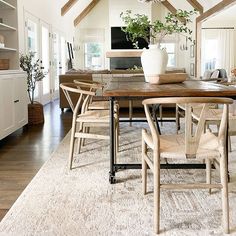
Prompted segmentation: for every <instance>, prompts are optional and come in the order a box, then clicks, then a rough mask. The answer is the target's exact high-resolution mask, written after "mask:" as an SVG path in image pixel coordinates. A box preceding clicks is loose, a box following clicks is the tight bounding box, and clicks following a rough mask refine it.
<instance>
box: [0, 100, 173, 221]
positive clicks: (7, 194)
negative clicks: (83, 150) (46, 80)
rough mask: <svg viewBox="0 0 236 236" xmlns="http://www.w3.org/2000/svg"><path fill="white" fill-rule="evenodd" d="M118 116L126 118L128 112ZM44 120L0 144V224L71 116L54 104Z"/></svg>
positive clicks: (67, 126) (140, 112)
mask: <svg viewBox="0 0 236 236" xmlns="http://www.w3.org/2000/svg"><path fill="white" fill-rule="evenodd" d="M164 114H165V115H167V117H168V116H169V112H167V113H166V112H164ZM171 114H172V116H173V114H174V113H173V112H171ZM120 115H121V116H124V117H127V116H128V110H127V109H126V110H124V109H123V110H121V111H120ZM134 116H136V117H143V116H144V113H143V110H142V109H141V110H140V109H139V110H138V109H134ZM44 117H45V122H44V124H43V125H37V126H25V127H24V128H22V129H19V130H18V131H16V132H14V133H13V134H11V135H9V136H8V137H6V138H5V139H3V140H0V220H1V219H2V218H3V217H4V215H5V214H6V213H7V211H8V210H9V209H10V207H11V206H12V205H13V203H14V202H15V201H16V199H17V198H18V197H19V195H20V194H21V193H22V191H23V190H24V189H25V187H26V186H27V185H28V184H29V182H30V181H31V180H32V178H33V177H34V176H35V174H36V173H37V172H38V170H39V169H40V168H41V166H42V165H43V164H44V162H45V161H46V160H47V159H48V158H49V157H50V155H51V153H52V152H53V150H54V149H55V148H56V147H57V146H58V144H59V143H60V142H61V140H62V139H63V138H64V136H65V135H66V134H67V132H68V131H69V130H70V128H71V118H72V112H71V111H69V110H65V111H64V112H63V113H62V112H61V110H60V109H59V104H58V101H55V102H53V103H50V104H48V105H46V106H44Z"/></svg>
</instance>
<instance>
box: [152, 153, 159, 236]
mask: <svg viewBox="0 0 236 236" xmlns="http://www.w3.org/2000/svg"><path fill="white" fill-rule="evenodd" d="M153 159H154V174H153V178H154V214H153V215H154V232H155V233H156V234H159V232H160V159H159V157H158V156H157V154H154V157H153Z"/></svg>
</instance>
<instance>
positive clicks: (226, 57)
mask: <svg viewBox="0 0 236 236" xmlns="http://www.w3.org/2000/svg"><path fill="white" fill-rule="evenodd" d="M234 47H235V45H234V30H233V29H220V30H219V31H218V60H217V63H216V67H217V68H223V69H225V70H226V72H227V75H228V76H230V74H231V70H232V69H233V68H234V65H235V63H234V60H235V59H234V57H235V55H234Z"/></svg>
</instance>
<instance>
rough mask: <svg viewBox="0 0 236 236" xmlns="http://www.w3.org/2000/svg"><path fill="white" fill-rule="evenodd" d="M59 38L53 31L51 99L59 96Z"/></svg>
mask: <svg viewBox="0 0 236 236" xmlns="http://www.w3.org/2000/svg"><path fill="white" fill-rule="evenodd" d="M59 52H60V37H59V33H58V32H56V31H54V32H53V34H52V91H53V94H52V98H53V99H56V98H57V97H58V96H59V92H58V91H59V74H60V67H61V66H60V63H61V62H60V54H59Z"/></svg>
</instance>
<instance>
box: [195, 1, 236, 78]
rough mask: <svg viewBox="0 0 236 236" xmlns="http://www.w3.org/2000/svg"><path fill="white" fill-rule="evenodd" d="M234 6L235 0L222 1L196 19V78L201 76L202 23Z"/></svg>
mask: <svg viewBox="0 0 236 236" xmlns="http://www.w3.org/2000/svg"><path fill="white" fill-rule="evenodd" d="M233 5H236V0H222V1H221V2H219V3H218V4H216V5H215V6H213V7H212V8H210V9H209V10H208V11H206V12H204V13H203V14H201V15H200V16H198V17H197V18H196V36H197V37H196V58H195V71H196V76H197V77H200V75H201V48H202V42H201V28H202V22H204V21H206V20H207V19H209V18H210V17H212V16H214V15H216V14H217V13H219V12H221V11H223V10H225V9H227V8H229V7H231V6H233Z"/></svg>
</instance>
